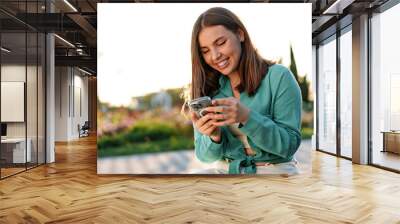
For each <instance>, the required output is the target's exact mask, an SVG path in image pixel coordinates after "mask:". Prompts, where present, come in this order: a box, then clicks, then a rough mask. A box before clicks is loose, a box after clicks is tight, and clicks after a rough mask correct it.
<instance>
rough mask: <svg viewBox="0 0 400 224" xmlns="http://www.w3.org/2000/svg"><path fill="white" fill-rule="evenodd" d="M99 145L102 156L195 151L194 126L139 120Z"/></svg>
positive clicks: (103, 137)
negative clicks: (183, 150)
mask: <svg viewBox="0 0 400 224" xmlns="http://www.w3.org/2000/svg"><path fill="white" fill-rule="evenodd" d="M97 146H98V152H99V155H98V156H99V157H103V156H120V155H131V154H141V153H151V152H165V151H173V150H180V149H193V148H194V140H193V127H192V126H191V125H188V124H177V123H174V122H168V121H157V120H140V121H138V122H136V123H135V125H133V126H132V127H131V128H130V129H128V130H126V131H123V132H120V133H116V134H113V135H103V136H101V137H100V138H99V139H98V141H97Z"/></svg>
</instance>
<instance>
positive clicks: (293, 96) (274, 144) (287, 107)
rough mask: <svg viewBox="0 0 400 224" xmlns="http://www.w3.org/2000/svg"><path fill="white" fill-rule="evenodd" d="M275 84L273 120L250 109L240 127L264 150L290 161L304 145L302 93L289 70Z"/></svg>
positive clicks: (284, 71)
mask: <svg viewBox="0 0 400 224" xmlns="http://www.w3.org/2000/svg"><path fill="white" fill-rule="evenodd" d="M270 75H273V74H270ZM275 81H277V82H276V83H275V84H276V86H277V88H274V89H272V91H276V92H275V94H273V96H274V97H275V99H274V102H273V105H271V106H273V111H271V113H272V114H271V115H272V118H270V117H267V116H264V115H262V114H260V113H258V112H256V111H254V110H251V111H250V113H249V116H248V120H247V121H246V123H245V124H244V125H241V127H239V128H240V130H241V131H242V132H243V133H244V134H246V135H247V136H248V137H249V139H250V140H251V141H252V142H253V143H254V144H255V145H257V146H258V147H259V148H260V149H262V150H263V151H265V152H268V153H272V154H275V155H278V156H280V157H283V158H289V157H291V156H293V154H294V153H295V152H296V151H297V149H298V147H299V146H300V142H301V134H300V126H301V108H302V105H301V104H302V98H301V90H300V87H299V85H298V84H297V82H296V80H295V78H294V76H293V75H292V73H291V72H290V71H289V70H288V69H283V71H282V74H281V75H280V77H279V80H275Z"/></svg>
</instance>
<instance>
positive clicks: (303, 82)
mask: <svg viewBox="0 0 400 224" xmlns="http://www.w3.org/2000/svg"><path fill="white" fill-rule="evenodd" d="M289 69H290V71H292V73H293V75H294V77H295V78H296V81H297V83H298V84H299V86H300V90H301V97H302V99H303V101H304V102H307V103H308V102H310V90H309V88H310V81H308V79H307V75H304V76H303V77H299V75H298V73H297V66H296V59H295V58H294V53H293V47H292V45H290V65H289Z"/></svg>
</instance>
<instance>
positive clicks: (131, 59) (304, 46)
mask: <svg viewBox="0 0 400 224" xmlns="http://www.w3.org/2000/svg"><path fill="white" fill-rule="evenodd" d="M215 6H221V7H225V8H227V9H229V10H231V11H232V12H233V13H235V14H236V15H238V16H239V18H240V19H241V21H242V22H243V23H244V25H245V26H246V28H247V31H248V32H249V35H250V38H251V39H252V41H253V44H254V45H255V47H256V48H257V49H258V51H259V53H260V54H261V55H262V56H263V57H265V58H266V59H273V60H276V59H279V58H282V59H283V64H284V65H286V66H288V65H289V62H290V51H289V45H290V44H292V46H293V50H294V55H295V58H296V64H297V69H298V72H299V75H305V74H307V76H308V77H311V4H310V3H305V4H299V3H297V4H267V3H234V4H233V3H224V4H223V3H212V4H211V3H210V4H209V3H207V4H205V3H196V4H194V3H173V4H169V3H168V4H157V3H135V4H129V3H118V4H116V3H112V4H107V3H99V4H98V16H97V18H98V24H97V25H98V27H97V30H98V33H97V34H98V36H97V45H98V55H97V61H98V66H97V67H98V75H97V77H98V79H97V80H98V96H99V99H100V101H102V102H109V103H111V104H112V105H128V104H129V103H130V101H131V98H132V97H134V96H141V95H144V94H146V93H149V92H155V91H159V90H160V89H163V88H164V89H167V88H177V87H182V86H184V85H186V84H187V83H190V81H191V55H190V41H191V32H192V28H193V24H194V22H195V20H196V19H197V17H198V16H199V15H200V14H201V13H203V12H204V11H205V10H207V9H209V8H211V7H215ZM309 80H311V79H310V78H309Z"/></svg>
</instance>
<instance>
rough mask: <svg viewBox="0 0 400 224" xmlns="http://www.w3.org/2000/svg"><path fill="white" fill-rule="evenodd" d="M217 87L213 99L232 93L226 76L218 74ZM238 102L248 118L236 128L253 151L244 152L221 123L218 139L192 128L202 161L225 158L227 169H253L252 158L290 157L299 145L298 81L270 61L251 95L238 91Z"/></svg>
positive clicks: (273, 159) (278, 159)
mask: <svg viewBox="0 0 400 224" xmlns="http://www.w3.org/2000/svg"><path fill="white" fill-rule="evenodd" d="M219 84H220V88H219V91H218V92H217V94H216V95H215V96H214V97H212V98H213V99H218V98H226V97H233V92H232V89H231V85H230V81H229V78H227V77H226V76H224V75H221V77H220V79H219ZM240 102H241V103H242V104H243V105H244V106H246V107H247V108H249V109H250V114H249V119H248V121H247V122H246V123H245V124H244V125H239V129H240V130H241V132H243V133H244V134H245V135H247V140H248V142H249V144H250V146H251V148H252V149H253V151H255V153H256V154H255V155H253V156H247V155H246V153H245V151H244V147H243V144H242V142H241V141H240V140H239V139H237V138H236V137H235V136H234V135H233V134H232V133H231V131H230V130H229V128H228V127H227V126H223V127H221V142H220V143H215V142H213V141H212V140H211V139H210V137H209V136H206V135H203V134H201V133H200V132H198V131H197V130H196V129H195V131H194V134H195V135H194V137H195V153H196V157H197V158H198V159H199V160H200V161H202V162H205V163H211V162H215V161H217V160H226V161H228V162H229V173H230V174H239V173H240V168H243V169H244V172H245V173H255V172H256V166H255V162H269V163H283V162H288V161H290V160H292V158H293V155H294V153H295V152H296V151H297V149H298V148H299V146H300V142H301V134H300V125H301V108H302V105H301V104H302V98H301V91H300V88H299V85H298V84H297V82H296V79H295V78H294V76H293V74H292V73H291V72H290V70H289V69H287V68H286V67H284V66H282V65H272V66H271V67H269V69H268V73H267V75H266V76H265V77H264V79H263V80H262V81H261V85H260V87H259V88H258V89H257V92H256V94H255V95H253V96H251V97H250V96H249V95H248V94H247V93H246V92H242V93H240Z"/></svg>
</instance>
